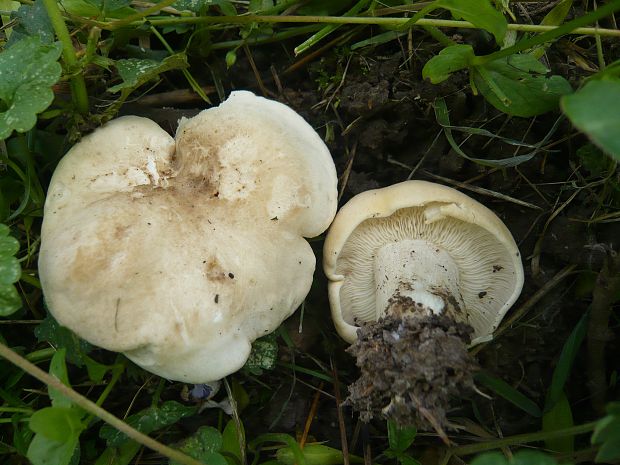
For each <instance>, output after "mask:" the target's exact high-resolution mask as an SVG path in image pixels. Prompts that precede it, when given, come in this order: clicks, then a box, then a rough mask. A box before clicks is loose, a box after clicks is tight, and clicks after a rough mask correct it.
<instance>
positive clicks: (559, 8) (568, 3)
mask: <svg viewBox="0 0 620 465" xmlns="http://www.w3.org/2000/svg"><path fill="white" fill-rule="evenodd" d="M572 6H573V0H562V1H561V2H560V3H558V4H557V5H556V6H554V7H553V8H552V9H551V10H550V11H549V13H547V14H546V15H545V17H544V18H543V19H542V21H541V22H540V24H543V25H545V26H559V25H560V24H562V23H563V22H564V20H565V19H566V16H567V15H568V12H569V11H570V9H571V7H572Z"/></svg>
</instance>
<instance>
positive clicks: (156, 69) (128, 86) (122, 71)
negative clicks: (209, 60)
mask: <svg viewBox="0 0 620 465" xmlns="http://www.w3.org/2000/svg"><path fill="white" fill-rule="evenodd" d="M187 67H188V63H187V56H186V55H185V54H184V53H177V54H175V55H171V56H169V57H166V58H164V59H163V60H162V61H155V60H141V59H138V58H128V59H126V60H118V61H117V62H116V69H117V70H118V74H119V75H120V77H121V79H122V80H123V82H122V83H120V84H117V85H115V86H112V87H110V88H109V89H108V91H109V92H120V91H121V90H130V91H131V90H133V89H136V88H138V87H140V86H141V85H143V84H145V83H147V82H148V81H150V80H151V79H155V78H156V77H157V76H159V75H160V74H161V73H165V72H166V71H170V70H173V69H185V68H187Z"/></svg>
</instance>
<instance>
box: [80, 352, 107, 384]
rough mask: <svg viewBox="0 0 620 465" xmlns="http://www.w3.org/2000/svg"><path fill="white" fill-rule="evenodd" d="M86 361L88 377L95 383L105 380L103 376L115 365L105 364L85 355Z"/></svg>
mask: <svg viewBox="0 0 620 465" xmlns="http://www.w3.org/2000/svg"><path fill="white" fill-rule="evenodd" d="M83 360H84V363H85V364H86V370H87V371H88V377H89V378H90V380H91V381H93V382H95V383H100V382H101V381H102V380H103V377H104V376H105V374H106V373H107V372H108V370H110V369H112V368H113V366H110V365H103V364H102V363H99V362H96V361H94V360H93V359H92V358H90V357H88V356H86V355H85V356H84V358H83Z"/></svg>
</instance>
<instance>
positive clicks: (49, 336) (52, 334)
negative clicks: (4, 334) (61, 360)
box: [34, 313, 92, 367]
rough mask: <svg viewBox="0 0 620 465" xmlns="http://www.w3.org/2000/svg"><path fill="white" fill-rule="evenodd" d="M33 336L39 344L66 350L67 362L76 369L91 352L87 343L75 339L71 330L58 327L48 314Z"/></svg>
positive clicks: (90, 347)
mask: <svg viewBox="0 0 620 465" xmlns="http://www.w3.org/2000/svg"><path fill="white" fill-rule="evenodd" d="M34 335H35V336H36V337H37V340H38V341H39V342H43V341H46V342H49V343H50V344H52V345H53V346H54V347H56V348H59V349H60V348H64V349H67V353H66V359H67V361H68V362H70V363H72V364H73V365H76V366H78V367H81V366H83V365H84V356H85V355H86V354H87V353H88V352H90V351H91V350H92V346H91V345H90V344H89V343H88V342H86V341H85V340H83V339H80V338H79V337H77V336H76V335H75V334H74V333H73V332H72V331H71V330H69V329H67V328H65V327H64V326H60V324H59V323H58V322H57V321H56V320H55V319H54V317H53V316H52V315H51V314H50V313H48V314H47V316H46V317H45V319H44V320H43V321H42V322H41V324H40V325H39V326H37V327H36V328H35V330H34Z"/></svg>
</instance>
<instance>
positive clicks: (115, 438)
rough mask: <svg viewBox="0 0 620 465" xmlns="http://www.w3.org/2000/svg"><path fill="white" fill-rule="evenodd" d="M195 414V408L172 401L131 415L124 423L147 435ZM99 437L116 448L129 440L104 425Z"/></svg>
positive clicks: (122, 434)
mask: <svg viewBox="0 0 620 465" xmlns="http://www.w3.org/2000/svg"><path fill="white" fill-rule="evenodd" d="M194 413H196V407H193V406H192V407H190V406H185V405H183V404H180V403H179V402H176V401H174V400H169V401H167V402H164V403H163V404H162V405H161V406H159V407H149V408H147V409H144V410H142V411H141V412H138V413H136V414H135V415H131V416H129V417H128V418H127V420H126V422H127V423H128V424H129V425H131V426H133V427H134V428H136V429H137V430H138V431H140V432H142V433H145V434H149V433H152V432H153V431H157V430H159V429H161V428H164V427H166V426H169V425H172V424H174V423H176V422H177V421H179V420H180V419H181V418H184V417H187V416H189V415H193V414H194ZM99 436H100V437H101V438H102V439H105V440H106V441H107V442H108V446H113V447H118V446H120V445H122V444H124V443H125V442H126V441H128V440H129V438H128V437H127V436H126V435H125V434H124V433H121V432H120V431H118V430H117V429H115V428H113V427H111V426H109V425H104V426H102V427H101V430H100V431H99Z"/></svg>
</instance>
